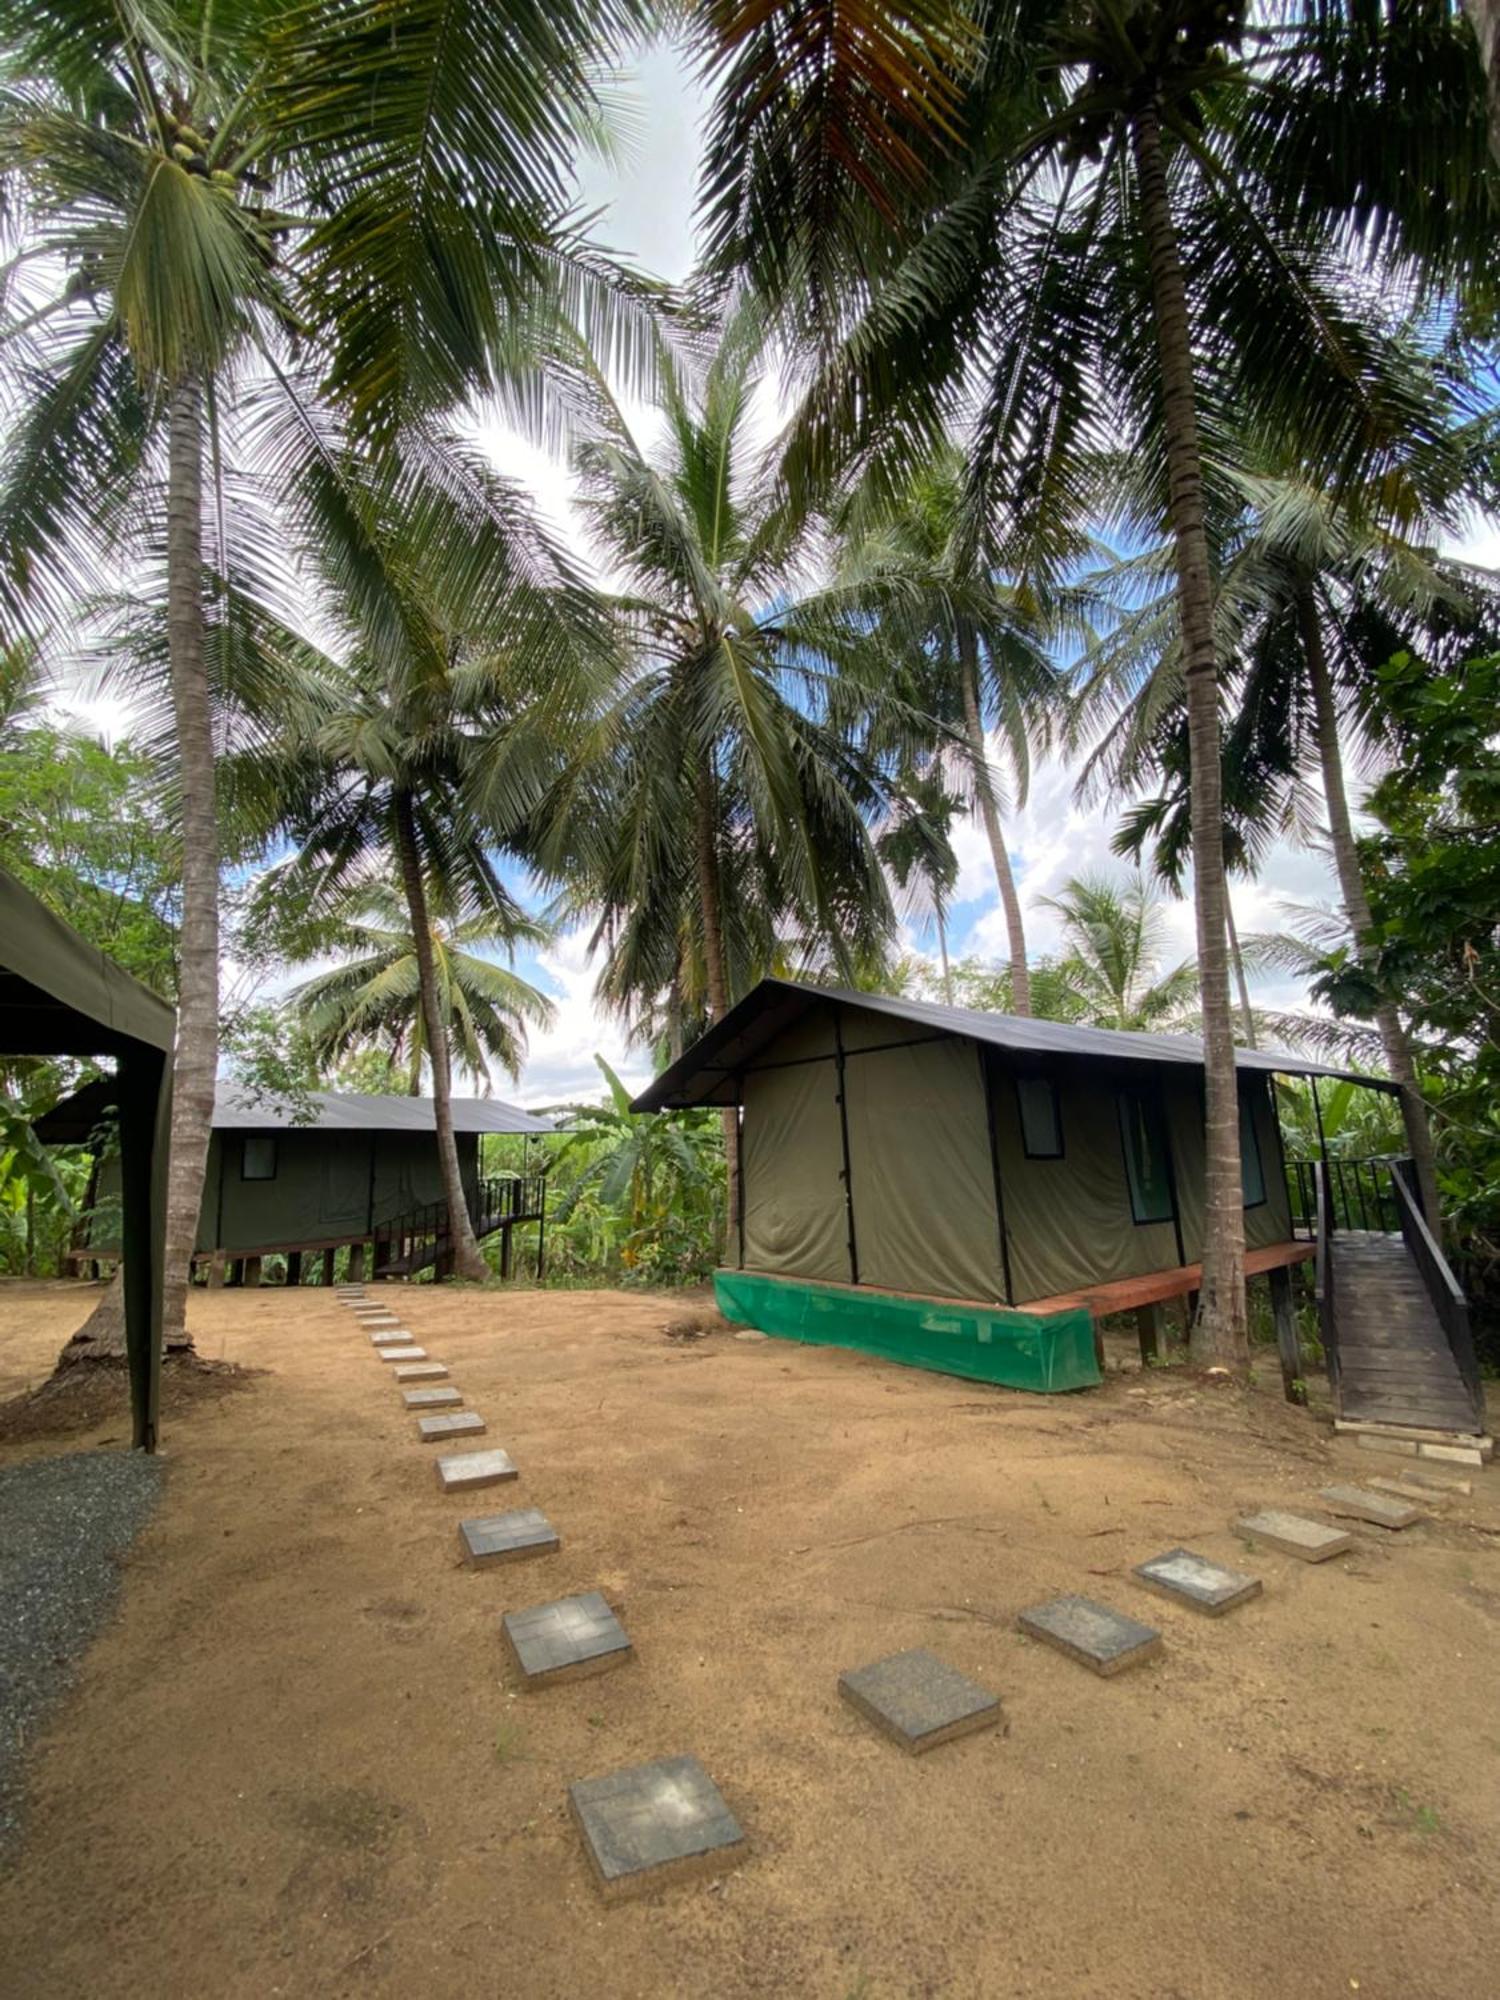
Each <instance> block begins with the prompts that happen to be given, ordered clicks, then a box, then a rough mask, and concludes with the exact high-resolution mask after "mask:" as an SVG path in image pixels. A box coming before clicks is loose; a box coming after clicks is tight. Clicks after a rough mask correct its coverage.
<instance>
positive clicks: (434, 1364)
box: [391, 1361, 448, 1382]
mask: <svg viewBox="0 0 1500 2000" xmlns="http://www.w3.org/2000/svg"><path fill="white" fill-rule="evenodd" d="M391 1374H392V1375H393V1376H394V1377H395V1379H396V1380H397V1381H398V1382H446V1381H447V1379H448V1371H447V1369H446V1368H445V1367H444V1366H443V1364H442V1362H441V1361H403V1362H402V1363H401V1365H400V1367H399V1368H393V1369H392V1370H391Z"/></svg>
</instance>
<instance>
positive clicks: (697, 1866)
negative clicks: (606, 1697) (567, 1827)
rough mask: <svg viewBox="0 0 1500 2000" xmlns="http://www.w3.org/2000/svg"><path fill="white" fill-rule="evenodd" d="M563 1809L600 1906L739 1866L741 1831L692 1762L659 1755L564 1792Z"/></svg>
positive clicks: (742, 1848) (711, 1783)
mask: <svg viewBox="0 0 1500 2000" xmlns="http://www.w3.org/2000/svg"><path fill="white" fill-rule="evenodd" d="M568 1809H569V1811H570V1812H571V1813H572V1815H573V1819H574V1822H575V1823H576V1825H577V1827H578V1831H579V1832H580V1833H581V1834H582V1836H583V1846H584V1852H585V1853H586V1854H587V1855H588V1858H589V1865H590V1866H591V1867H592V1869H593V1871H594V1879H595V1881H596V1882H597V1883H598V1885H599V1888H600V1890H601V1892H602V1893H603V1896H604V1899H605V1901H606V1902H610V1903H612V1902H619V1901H623V1900H624V1899H625V1898H626V1897H628V1896H644V1895H647V1894H649V1892H650V1891H651V1890H653V1889H656V1888H659V1887H660V1886H661V1885H662V1884H663V1883H666V1882H677V1881H682V1880H683V1879H685V1878H689V1877H692V1876H701V1875H717V1874H720V1873H721V1872H722V1871H723V1870H724V1869H726V1868H732V1867H733V1866H735V1864H736V1863H737V1862H740V1861H743V1860H744V1858H745V1854H746V1851H747V1844H746V1840H745V1835H744V1831H743V1829H742V1828H741V1826H740V1823H739V1821H738V1820H737V1819H736V1818H735V1816H734V1814H733V1813H732V1812H731V1811H730V1810H729V1808H728V1806H727V1805H725V1803H724V1798H723V1795H722V1793H721V1792H720V1790H719V1788H718V1786H717V1785H716V1784H715V1783H714V1781H713V1779H712V1778H711V1777H710V1776H709V1775H708V1773H707V1771H705V1770H704V1768H703V1766H702V1765H701V1764H700V1763H699V1762H698V1759H697V1758H696V1757H664V1758H663V1759H662V1760H661V1762H660V1763H656V1764H637V1765H636V1766H635V1767H634V1768H633V1769H632V1770H629V1771H616V1772H615V1773H614V1774H613V1776H611V1777H608V1778H586V1779H584V1780H583V1781H582V1782H581V1783H580V1784H576V1785H570V1786H569V1787H568Z"/></svg>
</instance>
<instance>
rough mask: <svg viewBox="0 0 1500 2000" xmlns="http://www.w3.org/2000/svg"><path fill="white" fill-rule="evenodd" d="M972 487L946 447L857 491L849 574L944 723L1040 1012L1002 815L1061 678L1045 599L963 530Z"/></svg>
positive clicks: (1021, 1001) (1019, 988)
mask: <svg viewBox="0 0 1500 2000" xmlns="http://www.w3.org/2000/svg"><path fill="white" fill-rule="evenodd" d="M962 491H963V464H962V460H961V457H960V455H959V453H958V451H957V448H956V447H954V446H951V445H944V446H942V447H940V448H939V449H938V451H937V452H935V453H934V455H933V457H932V459H931V460H930V461H929V462H928V463H927V464H926V465H924V466H922V467H921V468H920V470H919V471H918V472H917V474H916V475H915V477H914V478H913V479H912V480H911V481H910V482H909V483H908V485H907V486H906V488H905V489H904V491H903V492H902V493H901V494H900V495H899V496H898V497H897V498H896V499H894V500H893V501H889V502H887V503H885V504H882V503H881V501H880V500H879V498H876V499H875V500H874V501H873V502H864V503H863V504H862V497H857V498H856V501H855V503H854V505H853V506H852V507H851V508H850V510H849V514H848V518H847V521H846V524H845V535H844V545H843V547H842V549H841V552H840V563H839V569H838V575H839V578H840V581H841V582H842V583H843V584H844V585H845V586H846V587H847V588H849V589H850V590H851V592H856V591H857V592H858V593H860V594H861V595H862V596H863V598H864V600H865V605H864V608H865V610H866V613H867V616H868V617H869V619H870V623H871V638H872V641H873V642H874V643H877V644H880V645H883V646H885V647H887V648H889V649H891V650H892V651H893V652H894V654H895V658H894V659H893V662H892V664H893V667H894V670H895V672H896V675H897V677H898V680H899V681H900V682H901V683H902V684H903V685H904V686H905V687H906V688H907V690H908V692H909V698H910V700H911V701H912V703H913V704H914V705H915V706H916V707H917V708H918V709H919V710H921V711H923V712H925V713H926V714H928V715H930V716H932V717H933V718H934V719H935V720H936V721H938V722H939V723H940V724H941V725H942V729H941V734H940V735H939V737H938V738H937V740H936V741H935V743H934V752H935V754H936V756H937V757H938V760H939V762H940V764H941V766H942V769H943V771H944V772H945V773H946V774H948V775H950V776H951V777H952V778H954V779H960V778H961V780H962V782H963V786H964V789H965V791H966V792H967V794H968V796H969V798H970V800H971V801H972V804H973V809H974V810H975V811H976V812H977V813H978V815H979V819H980V823H981V825H982V826H983V828H984V833H985V839H986V841H987V843H988V845H989V850H990V860H991V863H992V865H993V867H994V871H995V886H996V888H997V889H998V891H999V894H1000V905H1001V909H1002V910H1003V912H1004V916H1005V929H1006V938H1007V941H1008V945H1009V952H1010V977H1011V993H1012V996H1013V1009H1014V1012H1016V1013H1017V1014H1029V1013H1030V1012H1031V984H1030V978H1029V975H1028V971H1027V963H1026V927H1025V919H1024V917H1023V915H1022V912H1021V899H1020V896H1019V895H1018V894H1017V891H1016V882H1015V874H1014V871H1013V869H1012V867H1011V860H1010V853H1009V850H1008V848H1007V846H1006V842H1005V834H1004V830H1003V828H1002V825H1001V812H1002V809H1003V807H1004V806H1005V805H1006V804H1007V803H1011V804H1014V805H1017V806H1019V805H1023V804H1024V803H1025V799H1026V791H1027V785H1028V782H1029V779H1030V774H1031V753H1032V748H1033V745H1034V744H1036V743H1038V742H1040V741H1043V740H1045V737H1046V734H1047V731H1048V728H1049V726H1050V723H1051V721H1052V719H1053V717H1054V716H1055V715H1056V714H1057V713H1058V712H1059V708H1060V701H1061V689H1062V678H1061V675H1060V674H1059V672H1058V670H1057V668H1056V667H1055V666H1054V665H1053V662H1052V660H1051V658H1050V657H1049V655H1048V652H1047V649H1046V646H1045V645H1044V643H1043V624H1042V620H1041V618H1040V617H1039V615H1038V613H1037V609H1036V607H1035V606H1034V605H1028V604H1026V603H1023V601H1022V599H1021V596H1020V594H1019V593H1018V592H1017V591H1016V590H1015V589H1014V588H1013V587H1012V586H1011V585H1009V584H1007V583H1006V582H1005V581H1004V580H1003V579H1002V578H1000V577H998V576H996V575H995V574H993V573H992V571H991V570H990V569H989V568H988V567H987V566H986V565H985V563H984V562H983V561H982V559H981V558H980V557H979V554H978V552H977V551H976V549H975V547H974V544H973V542H972V540H969V539H966V538H965V537H964V535H963V534H962V531H961V530H962V522H961V510H960V500H961V496H962ZM872 515H873V518H871V516H872ZM991 732H994V733H995V734H996V735H997V736H998V739H999V742H1000V745H1001V748H1002V753H1003V755H1004V757H1005V759H1006V761H1007V763H1008V766H1009V771H1008V777H1009V780H1010V782H1009V785H1008V786H1006V785H1004V784H1002V781H1001V778H1000V775H999V773H997V771H996V770H995V768H994V765H993V763H992V761H991V756H990V751H989V735H990V733H991ZM1007 793H1008V797H1007Z"/></svg>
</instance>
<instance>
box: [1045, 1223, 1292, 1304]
mask: <svg viewBox="0 0 1500 2000" xmlns="http://www.w3.org/2000/svg"><path fill="white" fill-rule="evenodd" d="M1316 1254H1317V1246H1316V1245H1315V1244H1312V1243H1308V1242H1304V1241H1302V1240H1301V1239H1300V1238H1299V1239H1298V1240H1297V1241H1295V1242H1289V1243H1268V1244H1267V1245H1266V1246H1265V1248H1264V1249H1262V1250H1247V1251H1246V1252H1245V1276H1246V1277H1247V1278H1263V1277H1264V1276H1265V1275H1266V1273H1267V1272H1268V1271H1284V1270H1286V1269H1287V1267H1288V1266H1289V1265H1292V1264H1303V1263H1311V1262H1312V1260H1313V1258H1314V1257H1315V1256H1316ZM1202 1283H1203V1266H1202V1265H1201V1264H1177V1265H1174V1266H1172V1267H1171V1268H1170V1269H1168V1270H1165V1271H1144V1272H1142V1273H1141V1275H1140V1276H1139V1277H1135V1278H1113V1279H1111V1280H1110V1282H1109V1283H1108V1284H1104V1285H1083V1286H1081V1287H1080V1288H1079V1289H1078V1290H1077V1291H1076V1292H1057V1293H1055V1294H1054V1295H1053V1297H1051V1298H1048V1299H1018V1300H1017V1301H1016V1307H1017V1310H1018V1311H1020V1312H1029V1313H1043V1314H1045V1313H1060V1312H1073V1311H1076V1309H1077V1308H1078V1307H1079V1306H1083V1307H1084V1308H1085V1309H1086V1310H1087V1311H1088V1312H1091V1313H1092V1314H1093V1316H1094V1318H1095V1319H1103V1318H1104V1316H1105V1315H1106V1314H1107V1313H1123V1312H1134V1311H1136V1310H1138V1308H1140V1307H1141V1306H1155V1305H1160V1304H1161V1303H1162V1302H1163V1301H1164V1300H1166V1299H1182V1298H1186V1297H1187V1296H1188V1294H1189V1293H1190V1292H1196V1291H1197V1290H1198V1289H1199V1288H1200V1286H1201V1285H1202Z"/></svg>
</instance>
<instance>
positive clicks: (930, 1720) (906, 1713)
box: [839, 1646, 1000, 1756]
mask: <svg viewBox="0 0 1500 2000" xmlns="http://www.w3.org/2000/svg"><path fill="white" fill-rule="evenodd" d="M839 1693H840V1694H841V1695H842V1696H843V1698H844V1700H845V1701H846V1702H848V1704H849V1706H850V1707H851V1708H853V1709H856V1710H858V1712H859V1713H860V1714H861V1715H862V1716H863V1717H864V1718H865V1720H866V1721H867V1722H873V1723H874V1725H875V1727H876V1728H877V1729H879V1730H881V1731H883V1732H884V1734H885V1735H887V1736H889V1737H890V1739H891V1741H892V1742H893V1743H899V1744H900V1746H901V1748H902V1749H903V1750H907V1751H910V1752H911V1754H912V1755H913V1756H916V1755H918V1754H919V1753H920V1752H921V1751H923V1750H932V1749H935V1748H936V1747H937V1745H938V1744H939V1743H947V1742H950V1741H951V1740H952V1739H953V1738H954V1737H955V1736H968V1735H971V1734H972V1733H973V1732H974V1731H975V1730H978V1729H993V1728H994V1726H995V1724H996V1723H997V1722H998V1721H999V1720H1000V1701H999V1697H998V1696H997V1695H992V1694H991V1693H990V1692H989V1690H988V1689H987V1688H982V1687H980V1686H979V1685H978V1684H977V1683H976V1682H974V1681H971V1680H970V1679H969V1678H968V1677H967V1675H965V1674H961V1673H960V1672H959V1671H958V1669H957V1668H956V1667H950V1666H949V1665H948V1663H947V1661H946V1660H940V1659H939V1658H938V1656H937V1654H936V1653H929V1652H927V1651H926V1649H925V1648H923V1647H920V1646H919V1647H915V1648H914V1649H913V1650H912V1651H911V1652H909V1653H892V1654H891V1655H890V1656H889V1658H888V1659H884V1660H876V1661H875V1662H874V1664H873V1665H872V1666H868V1667H854V1668H852V1669H851V1670H850V1671H849V1672H848V1673H843V1674H840V1675H839Z"/></svg>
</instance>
